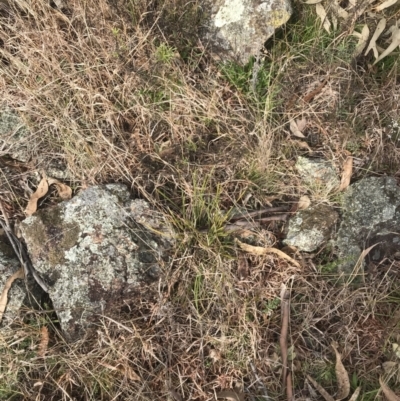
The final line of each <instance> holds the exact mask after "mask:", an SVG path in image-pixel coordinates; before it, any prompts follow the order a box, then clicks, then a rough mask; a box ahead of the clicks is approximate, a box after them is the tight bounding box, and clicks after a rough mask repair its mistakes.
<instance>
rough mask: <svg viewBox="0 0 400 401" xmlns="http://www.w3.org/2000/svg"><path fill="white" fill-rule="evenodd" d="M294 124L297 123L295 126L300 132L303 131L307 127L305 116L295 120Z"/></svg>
mask: <svg viewBox="0 0 400 401" xmlns="http://www.w3.org/2000/svg"><path fill="white" fill-rule="evenodd" d="M296 125H297V128H298V129H299V130H300V132H303V131H304V129H305V128H306V127H307V119H306V118H305V117H303V118H301V119H300V118H298V119H297V120H296Z"/></svg>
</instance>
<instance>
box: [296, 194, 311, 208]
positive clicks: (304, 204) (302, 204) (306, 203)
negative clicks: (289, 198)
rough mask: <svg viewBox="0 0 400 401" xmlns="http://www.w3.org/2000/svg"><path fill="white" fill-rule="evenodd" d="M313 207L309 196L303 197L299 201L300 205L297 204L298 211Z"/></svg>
mask: <svg viewBox="0 0 400 401" xmlns="http://www.w3.org/2000/svg"><path fill="white" fill-rule="evenodd" d="M310 205H311V201H310V198H309V197H308V196H307V195H303V196H301V197H300V199H299V203H298V204H297V210H304V209H307V208H308V207H309V206H310Z"/></svg>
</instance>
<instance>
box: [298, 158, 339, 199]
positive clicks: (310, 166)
mask: <svg viewBox="0 0 400 401" xmlns="http://www.w3.org/2000/svg"><path fill="white" fill-rule="evenodd" d="M296 169H297V171H298V172H299V174H300V176H301V178H302V179H303V181H304V183H305V184H306V185H308V186H311V187H313V188H314V189H317V190H318V189H324V192H326V193H329V192H331V191H332V190H334V189H337V188H338V187H339V185H340V180H339V177H338V175H337V174H336V170H335V168H334V166H333V164H332V163H331V162H330V161H326V160H322V159H308V158H307V157H302V156H300V157H299V158H298V159H297V162H296Z"/></svg>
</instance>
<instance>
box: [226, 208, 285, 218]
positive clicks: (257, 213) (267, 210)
mask: <svg viewBox="0 0 400 401" xmlns="http://www.w3.org/2000/svg"><path fill="white" fill-rule="evenodd" d="M275 212H287V208H286V207H284V206H278V207H266V208H264V209H260V210H255V211H254V212H245V213H242V214H238V215H235V216H233V217H232V218H231V219H230V220H229V221H236V220H241V219H245V218H248V217H255V216H261V215H262V214H265V213H275Z"/></svg>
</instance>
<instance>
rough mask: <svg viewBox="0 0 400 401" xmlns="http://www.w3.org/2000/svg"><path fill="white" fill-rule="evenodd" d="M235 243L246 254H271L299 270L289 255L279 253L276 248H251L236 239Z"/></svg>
mask: <svg viewBox="0 0 400 401" xmlns="http://www.w3.org/2000/svg"><path fill="white" fill-rule="evenodd" d="M235 241H236V243H237V244H238V245H239V247H240V248H241V249H243V250H244V251H246V252H248V253H251V254H252V255H258V256H261V255H267V254H269V253H273V254H275V255H277V256H279V257H281V258H282V259H285V260H287V261H288V262H290V263H292V264H293V265H295V266H296V267H299V268H300V267H301V266H300V264H299V263H298V262H296V261H295V260H294V259H293V258H291V257H290V256H289V255H286V253H284V252H282V251H280V250H279V249H277V248H263V247H261V246H253V245H249V244H245V243H244V242H241V241H239V240H238V239H236V240H235Z"/></svg>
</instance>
